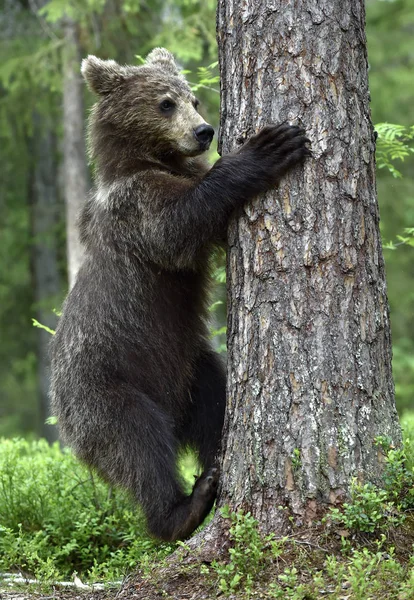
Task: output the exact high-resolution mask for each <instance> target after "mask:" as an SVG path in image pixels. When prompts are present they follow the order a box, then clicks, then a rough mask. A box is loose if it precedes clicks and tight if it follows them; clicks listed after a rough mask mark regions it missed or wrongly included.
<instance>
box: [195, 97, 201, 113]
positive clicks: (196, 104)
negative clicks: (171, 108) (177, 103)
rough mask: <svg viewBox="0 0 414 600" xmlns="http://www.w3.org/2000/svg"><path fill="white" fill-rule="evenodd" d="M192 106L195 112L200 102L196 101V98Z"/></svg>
mask: <svg viewBox="0 0 414 600" xmlns="http://www.w3.org/2000/svg"><path fill="white" fill-rule="evenodd" d="M193 106H194V108H195V109H196V110H198V107H199V106H200V100H197V98H196V99H195V100H194V102H193Z"/></svg>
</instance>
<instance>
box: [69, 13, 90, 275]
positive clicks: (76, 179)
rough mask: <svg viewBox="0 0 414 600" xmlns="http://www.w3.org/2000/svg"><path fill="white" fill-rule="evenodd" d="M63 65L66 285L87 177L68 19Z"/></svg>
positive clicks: (78, 257)
mask: <svg viewBox="0 0 414 600" xmlns="http://www.w3.org/2000/svg"><path fill="white" fill-rule="evenodd" d="M63 27H64V32H65V46H64V61H63V62H64V64H63V126H64V148H63V153H64V170H65V178H64V190H65V191H64V194H65V201H66V236H67V258H68V278H69V287H72V286H73V283H74V281H75V277H76V273H77V272H78V269H79V267H80V264H81V261H82V246H81V243H80V240H79V233H78V228H77V218H78V214H79V211H80V209H81V207H82V205H83V203H84V202H85V200H86V195H87V193H88V189H89V179H88V173H87V168H86V152H85V141H84V140H85V135H84V127H83V123H84V106H83V104H84V103H83V82H82V78H81V75H80V52H79V41H78V35H77V26H76V23H75V22H74V21H72V20H71V19H69V18H67V19H65V22H64V24H63Z"/></svg>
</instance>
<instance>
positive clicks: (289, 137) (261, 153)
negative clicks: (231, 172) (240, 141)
mask: <svg viewBox="0 0 414 600" xmlns="http://www.w3.org/2000/svg"><path fill="white" fill-rule="evenodd" d="M309 146H310V140H309V138H308V137H306V133H305V130H304V129H301V128H300V127H296V126H295V125H288V124H287V123H282V124H280V125H267V126H266V127H264V128H263V129H262V130H261V131H259V133H257V134H256V135H254V136H253V137H251V138H250V139H249V140H248V142H246V144H245V145H244V146H243V148H242V149H241V150H240V152H243V153H244V152H248V153H250V154H251V157H252V160H253V162H254V163H255V164H256V165H257V171H256V172H260V171H263V175H264V176H265V177H266V179H268V178H269V179H270V180H271V181H274V182H275V181H277V180H278V179H279V178H280V177H281V176H282V175H283V174H284V173H286V171H288V170H289V169H291V168H292V167H294V166H295V165H296V164H298V163H301V162H303V161H304V159H305V158H306V157H308V156H311V155H312V153H311V150H310V148H309Z"/></svg>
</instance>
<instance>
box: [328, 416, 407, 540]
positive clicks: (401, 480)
mask: <svg viewBox="0 0 414 600" xmlns="http://www.w3.org/2000/svg"><path fill="white" fill-rule="evenodd" d="M413 417H414V415H411V416H409V417H407V418H406V419H407V420H406V421H405V422H404V427H403V434H404V443H403V446H402V447H401V448H395V447H393V446H392V444H391V442H390V440H388V439H387V438H383V437H379V438H377V439H376V444H377V446H379V447H380V448H381V449H382V450H383V451H384V452H385V453H386V454H385V458H384V459H385V469H384V474H383V482H384V488H383V489H380V488H378V486H376V485H373V484H372V483H365V484H362V483H360V482H358V481H357V479H353V480H352V484H351V491H350V492H351V498H350V501H349V502H345V503H344V504H343V506H342V507H341V508H332V509H331V511H330V515H329V518H330V519H331V520H332V521H333V522H334V523H339V524H341V526H343V527H345V528H346V529H347V530H350V531H352V532H362V533H378V532H381V531H386V530H388V529H389V528H390V527H393V526H394V527H395V526H398V525H400V524H401V523H403V522H404V520H405V516H406V515H405V511H409V510H411V509H412V508H414V469H413V459H414V448H413V441H412V440H413V437H412V435H413V433H414V432H413V429H414V425H413V422H414V418H413ZM405 423H407V430H405V426H406V425H405Z"/></svg>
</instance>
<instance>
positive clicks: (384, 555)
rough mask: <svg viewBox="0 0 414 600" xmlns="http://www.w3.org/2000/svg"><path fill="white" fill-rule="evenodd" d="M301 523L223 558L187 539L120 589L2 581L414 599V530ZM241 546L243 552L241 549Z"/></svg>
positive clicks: (46, 593) (182, 596)
mask: <svg viewBox="0 0 414 600" xmlns="http://www.w3.org/2000/svg"><path fill="white" fill-rule="evenodd" d="M410 521H411V525H410V527H398V528H395V529H392V528H389V529H388V530H387V535H386V536H380V537H378V536H372V535H369V534H365V535H361V534H360V535H359V537H358V538H356V537H352V536H350V535H348V532H347V531H345V530H340V531H330V532H321V531H320V530H318V531H316V530H313V531H312V530H306V531H302V532H299V531H296V532H295V537H293V536H287V537H285V538H282V539H280V540H276V539H274V540H272V541H270V542H267V543H265V544H263V545H261V546H260V545H258V544H257V541H258V540H257V538H255V539H253V538H251V539H250V540H247V539H246V537H245V539H244V546H243V548H242V547H241V546H239V548H238V547H237V544H236V545H232V548H233V550H235V552H233V553H232V552H231V548H230V546H229V545H228V544H224V545H225V546H226V550H225V552H224V553H223V555H222V556H220V557H218V558H217V559H215V558H214V557H213V556H208V554H206V552H200V551H197V550H196V551H194V550H192V549H190V548H189V547H187V546H185V545H183V547H181V548H179V549H178V550H177V551H176V552H175V553H174V554H173V555H170V556H169V557H167V558H165V559H163V560H161V561H158V563H154V564H153V565H151V566H150V567H146V569H145V570H141V571H140V570H138V571H137V572H136V573H134V574H131V575H130V576H129V577H128V578H127V579H126V580H125V581H124V583H123V584H122V585H121V586H120V587H119V588H118V589H114V588H112V589H105V590H99V591H93V590H79V589H74V588H64V589H62V588H59V586H58V585H57V586H51V587H49V588H45V587H42V588H37V589H36V586H33V585H32V586H29V587H28V588H26V589H24V588H20V589H19V590H5V589H3V590H2V589H1V588H0V600H108V599H109V598H110V599H113V600H160V599H166V600H215V599H216V598H220V599H223V600H224V599H225V598H228V599H230V600H253V599H263V600H268V599H269V600H270V599H272V598H276V599H279V600H321V599H324V598H327V599H329V600H414V554H413V547H414V546H413V544H414V532H413V530H412V528H411V526H412V525H413V523H414V516H413V518H412V519H411V518H410ZM238 550H240V551H242V552H240V553H239V552H238Z"/></svg>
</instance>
